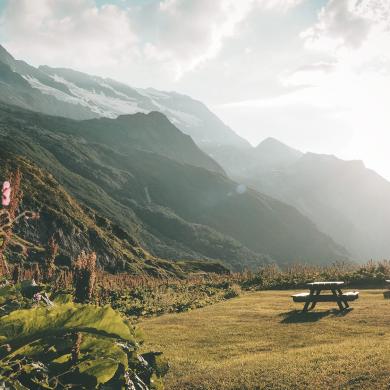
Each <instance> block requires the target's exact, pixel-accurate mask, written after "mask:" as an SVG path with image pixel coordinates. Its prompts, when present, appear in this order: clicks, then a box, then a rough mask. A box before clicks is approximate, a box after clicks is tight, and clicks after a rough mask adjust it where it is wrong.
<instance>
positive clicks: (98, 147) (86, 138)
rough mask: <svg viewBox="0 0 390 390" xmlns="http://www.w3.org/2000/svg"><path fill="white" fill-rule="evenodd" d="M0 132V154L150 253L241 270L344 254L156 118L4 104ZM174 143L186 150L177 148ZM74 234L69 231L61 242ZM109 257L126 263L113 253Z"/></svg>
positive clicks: (303, 220)
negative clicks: (38, 173)
mask: <svg viewBox="0 0 390 390" xmlns="http://www.w3.org/2000/svg"><path fill="white" fill-rule="evenodd" d="M159 136H160V137H159ZM0 137H1V150H0V154H3V153H6V154H7V155H8V159H9V158H10V157H9V156H14V158H15V159H19V158H20V157H19V156H23V158H24V159H27V161H30V162H33V163H34V165H36V166H37V167H38V168H39V169H42V170H44V171H46V172H48V173H50V174H51V175H52V176H53V177H54V178H55V180H57V181H58V183H59V185H61V186H62V188H64V190H65V191H66V192H67V193H68V194H69V196H70V197H72V198H74V199H75V200H76V201H77V202H78V203H79V204H80V205H81V207H83V208H87V209H88V210H91V211H90V213H92V214H93V215H97V216H98V220H99V221H100V218H103V220H104V221H105V220H107V221H109V222H107V223H106V222H102V224H103V226H105V225H106V224H108V226H115V231H117V232H120V233H119V236H118V237H119V238H120V237H123V240H127V241H128V242H129V243H130V244H131V245H132V246H133V247H136V248H142V251H143V253H148V255H150V256H151V258H158V259H172V260H181V259H209V260H220V261H222V262H223V264H225V265H227V266H228V267H229V268H230V269H233V270H242V269H244V268H251V269H255V268H257V267H258V266H259V265H263V264H265V263H268V262H270V261H277V262H278V263H280V264H282V263H287V262H292V261H305V262H309V263H320V264H323V263H327V262H330V261H332V260H339V259H345V258H346V257H347V252H346V251H345V250H344V249H343V248H342V247H340V246H339V245H337V244H335V242H334V241H332V240H331V239H330V238H329V237H327V236H326V235H324V234H322V233H320V232H319V231H318V230H317V228H316V227H315V225H314V224H313V223H311V222H310V221H309V220H308V219H307V218H306V217H304V216H303V215H302V214H300V213H299V212H298V211H297V210H296V209H295V208H293V207H291V206H288V205H286V204H283V203H281V202H280V201H278V200H275V199H272V198H270V197H268V196H266V195H262V194H260V193H258V192H256V191H253V190H251V189H247V188H246V187H245V186H241V185H238V184H237V183H235V182H234V181H232V180H231V179H229V178H228V177H226V175H225V174H224V173H223V172H218V171H215V170H210V169H207V167H202V166H200V165H202V164H201V162H200V161H199V159H202V158H203V159H204V165H207V164H210V163H211V162H210V159H209V157H207V156H206V155H204V154H203V153H202V152H200V151H199V149H198V147H197V146H196V145H195V144H194V143H193V142H189V138H188V137H187V136H186V135H184V134H182V133H181V132H179V131H178V130H177V129H175V128H174V126H173V125H171V124H169V122H168V121H167V120H166V118H165V117H164V116H163V115H162V114H159V113H153V112H152V113H149V114H139V113H138V114H134V115H126V116H123V117H119V118H116V119H107V118H106V119H98V120H84V121H75V120H71V119H66V118H62V117H51V116H47V115H44V114H39V113H34V112H29V111H25V110H21V109H19V108H16V107H13V106H8V105H5V104H1V105H0ZM167 144H170V145H172V149H173V151H172V150H167ZM175 145H178V146H177V148H179V147H180V148H183V150H185V148H187V150H186V151H185V153H176V152H175V149H176V146H175ZM191 149H192V150H191ZM186 158H188V160H186ZM194 159H195V161H194ZM194 163H197V165H198V166H195V165H193V164H194ZM32 186H33V184H32ZM26 196H29V195H28V193H26ZM37 199H38V198H37ZM37 207H38V208H40V207H45V204H44V203H43V202H42V203H39V204H37ZM53 209H55V207H54V206H53ZM75 219H76V218H75ZM94 220H96V218H94ZM99 223H100V222H99ZM96 224H98V223H96ZM110 229H111V230H112V229H113V228H111V227H110V228H109V229H108V230H109V231H111V230H110ZM36 234H37V235H39V232H37V233H36ZM128 237H131V239H130V238H128ZM44 238H45V239H46V238H47V237H44ZM74 238H77V237H74V236H73V233H72V231H68V233H67V238H66V239H64V243H65V244H66V243H70V242H71V241H72V240H73V239H74ZM92 239H93V237H92ZM92 241H94V240H92ZM106 244H107V245H111V243H110V242H106ZM66 245H68V244H66ZM67 250H68V252H71V248H68V249H67ZM106 261H107V262H108V261H111V262H121V263H123V261H125V262H128V260H126V259H124V258H120V257H119V256H117V255H113V258H112V259H111V260H109V259H106ZM124 267H125V268H126V267H128V266H126V265H125V266H124ZM121 268H123V265H122V266H121Z"/></svg>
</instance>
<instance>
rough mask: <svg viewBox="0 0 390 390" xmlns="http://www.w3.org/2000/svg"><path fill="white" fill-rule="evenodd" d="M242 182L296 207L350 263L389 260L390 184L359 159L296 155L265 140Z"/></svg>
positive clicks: (284, 147) (279, 145)
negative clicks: (349, 257) (344, 252)
mask: <svg viewBox="0 0 390 390" xmlns="http://www.w3.org/2000/svg"><path fill="white" fill-rule="evenodd" d="M255 153H256V158H257V160H254V161H256V162H253V165H252V167H251V168H250V169H248V170H246V172H244V173H242V172H241V174H240V176H239V177H240V180H242V181H243V182H245V183H247V184H248V185H251V186H252V187H253V188H256V189H257V190H258V191H260V192H263V193H265V194H268V195H269V196H272V197H274V198H276V199H279V200H280V201H282V202H286V203H288V204H290V205H292V206H294V207H296V208H297V209H298V210H299V211H300V212H302V213H303V214H304V215H306V216H307V217H308V218H310V219H311V220H312V221H313V222H314V223H315V224H316V225H317V226H318V228H319V229H320V230H321V231H323V232H324V233H326V234H328V235H329V236H330V237H332V238H333V239H334V240H336V241H337V242H339V243H341V244H342V245H343V246H344V247H345V248H347V250H348V251H349V252H350V253H351V255H352V257H353V259H356V260H361V261H366V260H369V259H383V258H389V257H390V241H389V240H388V234H389V233H388V232H389V229H390V204H389V199H390V183H389V182H388V181H387V180H385V179H384V178H383V177H381V176H379V175H378V174H377V173H375V172H374V171H372V170H370V169H367V168H366V167H365V166H364V164H363V163H362V162H361V161H344V160H341V159H339V158H337V157H335V156H331V155H321V154H315V153H306V154H303V153H300V152H298V151H296V150H294V149H292V148H290V147H288V146H286V145H283V144H282V143H280V142H279V141H274V140H272V141H270V140H267V141H264V142H263V143H262V144H260V145H259V146H258V147H257V148H256V150H255Z"/></svg>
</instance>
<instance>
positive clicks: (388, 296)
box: [383, 280, 390, 299]
mask: <svg viewBox="0 0 390 390" xmlns="http://www.w3.org/2000/svg"><path fill="white" fill-rule="evenodd" d="M385 282H386V283H389V284H390V280H385ZM383 296H384V297H385V299H390V285H389V289H388V290H387V291H384V293H383Z"/></svg>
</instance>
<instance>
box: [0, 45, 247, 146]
mask: <svg viewBox="0 0 390 390" xmlns="http://www.w3.org/2000/svg"><path fill="white" fill-rule="evenodd" d="M0 101H3V102H4V103H11V104H14V105H17V106H19V107H22V108H27V109H30V110H33V111H39V112H42V113H45V114H49V115H58V116H65V117H68V118H72V119H91V118H98V117H107V118H116V117H118V116H119V115H123V114H134V113H144V114H147V113H149V112H151V111H159V112H161V113H163V114H164V115H165V116H166V117H167V118H168V119H169V120H170V121H171V122H172V123H173V124H174V125H175V126H176V127H177V128H178V129H180V130H181V131H182V132H183V133H185V134H188V135H190V136H191V137H192V138H193V139H194V141H195V142H196V143H197V144H198V145H199V146H203V145H205V147H211V148H214V147H216V146H218V145H239V146H241V147H249V146H250V145H249V143H248V142H247V141H245V140H244V139H243V138H241V137H239V136H238V135H237V134H236V133H234V132H233V131H232V130H231V129H230V128H229V127H228V126H226V125H225V124H224V123H223V122H222V121H221V120H220V119H219V118H218V117H217V116H216V115H214V114H213V113H212V112H211V111H210V110H209V109H208V108H207V107H206V106H205V105H204V104H203V103H201V102H199V101H197V100H194V99H192V98H190V97H188V96H185V95H181V94H178V93H176V92H162V91H157V90H155V89H153V88H147V89H140V88H132V87H130V86H127V85H126V84H122V83H119V82H117V81H114V80H111V79H107V78H102V77H97V76H91V75H88V74H85V73H81V72H77V71H74V70H71V69H63V68H50V67H48V66H40V67H39V68H35V67H33V66H30V65H28V64H27V63H26V62H24V61H19V60H15V59H14V58H13V57H12V55H11V54H9V53H8V52H7V51H6V50H5V49H4V48H3V47H2V46H0Z"/></svg>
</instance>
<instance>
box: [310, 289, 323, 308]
mask: <svg viewBox="0 0 390 390" xmlns="http://www.w3.org/2000/svg"><path fill="white" fill-rule="evenodd" d="M320 293H321V290H316V292H315V294H313V295H314V296H316V295H320ZM316 304H317V302H316V301H313V302H312V303H311V306H310V307H309V308H308V309H307V310H313V309H314V308H315V307H316Z"/></svg>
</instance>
